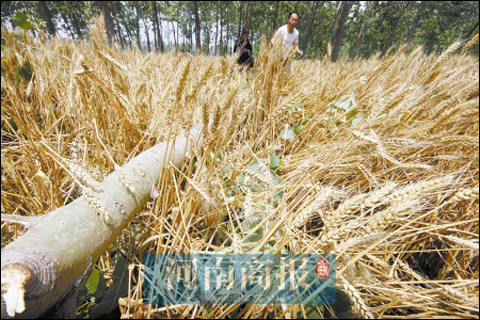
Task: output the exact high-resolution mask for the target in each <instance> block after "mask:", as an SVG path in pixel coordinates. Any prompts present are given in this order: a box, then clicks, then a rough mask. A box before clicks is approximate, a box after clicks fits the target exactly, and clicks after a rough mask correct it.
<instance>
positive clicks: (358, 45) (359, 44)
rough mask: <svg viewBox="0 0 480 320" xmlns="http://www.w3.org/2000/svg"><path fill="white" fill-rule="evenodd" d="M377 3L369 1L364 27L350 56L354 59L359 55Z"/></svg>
mask: <svg viewBox="0 0 480 320" xmlns="http://www.w3.org/2000/svg"><path fill="white" fill-rule="evenodd" d="M377 3H378V2H377V1H367V10H368V13H367V17H366V18H365V21H364V23H363V25H362V28H361V29H360V33H359V34H358V38H357V41H356V43H355V46H354V47H353V50H352V51H351V53H350V58H352V59H355V58H356V57H357V56H358V53H359V52H360V48H361V47H362V42H363V38H364V37H365V33H366V32H367V30H368V23H369V22H370V17H371V16H372V13H373V11H374V10H375V7H376V6H377Z"/></svg>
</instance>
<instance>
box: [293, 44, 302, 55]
mask: <svg viewBox="0 0 480 320" xmlns="http://www.w3.org/2000/svg"><path fill="white" fill-rule="evenodd" d="M294 46H295V51H296V52H297V54H299V55H300V56H303V51H302V50H300V48H299V47H298V42H297V43H295V44H294Z"/></svg>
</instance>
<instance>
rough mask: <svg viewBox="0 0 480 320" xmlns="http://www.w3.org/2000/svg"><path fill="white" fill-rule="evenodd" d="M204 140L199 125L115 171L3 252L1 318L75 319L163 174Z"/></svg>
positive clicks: (32, 226)
mask: <svg viewBox="0 0 480 320" xmlns="http://www.w3.org/2000/svg"><path fill="white" fill-rule="evenodd" d="M202 140H203V136H202V126H201V125H199V126H196V127H194V128H192V129H191V131H190V132H189V134H188V135H187V137H180V138H176V139H175V140H174V141H170V142H163V143H160V144H157V145H155V146H154V147H152V148H150V149H148V150H146V151H145V152H143V153H141V154H140V155H138V156H137V157H135V158H134V159H132V160H131V161H130V162H128V163H127V164H125V165H124V166H123V167H122V168H120V169H118V168H117V170H116V171H114V172H113V173H112V174H110V175H109V176H108V177H107V178H106V179H105V180H104V181H103V182H102V183H101V184H100V187H101V190H97V191H98V192H89V193H87V194H85V195H84V196H82V197H80V198H78V199H76V200H75V201H73V202H72V203H70V204H68V205H66V206H63V207H61V208H59V209H57V210H55V211H53V212H51V213H49V214H48V215H46V216H43V217H39V218H38V219H35V223H34V224H33V225H31V226H30V228H29V229H28V231H27V232H26V233H25V234H24V235H23V236H21V237H19V238H17V239H16V240H15V241H13V242H12V243H10V244H8V245H7V246H6V247H5V248H4V249H3V250H2V255H1V267H2V270H1V276H2V280H1V282H2V318H5V317H8V316H10V317H14V316H15V317H16V318H36V317H39V316H41V315H43V314H44V313H45V312H47V311H49V312H51V311H52V309H57V310H56V311H55V310H54V312H56V314H55V316H56V317H67V318H68V317H70V318H71V317H72V316H73V318H75V302H76V297H77V294H78V290H79V289H80V288H81V287H82V286H83V283H84V282H85V280H86V279H87V278H88V275H89V273H90V271H91V269H92V266H93V265H94V264H95V263H96V261H97V260H98V259H99V258H100V256H101V254H102V253H103V252H105V250H107V249H108V246H109V245H110V244H111V243H112V242H113V241H115V238H116V237H117V236H118V235H119V234H120V232H121V231H122V230H123V229H124V228H125V227H126V226H127V224H128V223H129V222H130V221H131V220H132V219H133V217H134V216H135V214H136V213H137V212H138V211H139V210H140V209H141V208H142V207H143V206H144V205H145V204H146V202H147V201H148V199H149V196H150V192H151V190H152V186H153V185H154V184H155V183H156V182H157V180H158V177H159V175H160V173H161V170H162V168H166V167H167V166H168V165H169V164H170V163H173V164H174V165H175V166H177V167H178V166H180V164H181V163H182V162H183V159H184V158H185V156H187V155H189V154H190V152H191V149H192V147H194V146H199V145H200V144H201V142H202ZM60 304H61V305H62V306H61V307H58V306H59V305H60ZM54 307H55V308H54ZM72 312H73V313H72Z"/></svg>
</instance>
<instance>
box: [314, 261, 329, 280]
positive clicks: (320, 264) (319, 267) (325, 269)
mask: <svg viewBox="0 0 480 320" xmlns="http://www.w3.org/2000/svg"><path fill="white" fill-rule="evenodd" d="M315 271H316V272H317V276H318V277H319V278H320V279H321V280H325V279H327V278H328V275H329V274H330V264H329V263H328V260H327V259H325V258H320V259H318V261H317V264H316V265H315Z"/></svg>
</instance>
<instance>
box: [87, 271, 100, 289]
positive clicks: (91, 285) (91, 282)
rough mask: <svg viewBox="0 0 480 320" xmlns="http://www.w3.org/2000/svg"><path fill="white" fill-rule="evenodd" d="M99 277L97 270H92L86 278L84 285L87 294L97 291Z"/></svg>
mask: <svg viewBox="0 0 480 320" xmlns="http://www.w3.org/2000/svg"><path fill="white" fill-rule="evenodd" d="M100 277H101V273H100V271H99V270H97V269H93V271H92V274H91V275H90V277H88V280H87V282H86V283H85V288H87V290H88V293H94V292H95V291H97V287H98V281H99V279H100Z"/></svg>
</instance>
